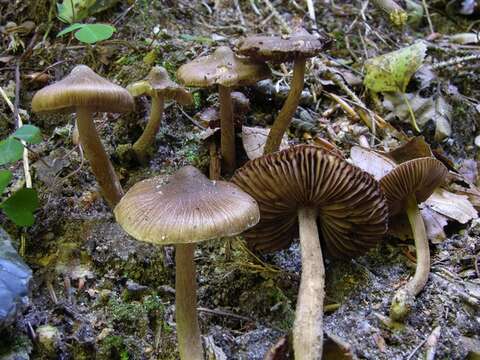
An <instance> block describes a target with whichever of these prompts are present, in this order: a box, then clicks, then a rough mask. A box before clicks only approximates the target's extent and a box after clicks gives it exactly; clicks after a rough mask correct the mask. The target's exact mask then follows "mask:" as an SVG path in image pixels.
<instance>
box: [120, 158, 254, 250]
mask: <svg viewBox="0 0 480 360" xmlns="http://www.w3.org/2000/svg"><path fill="white" fill-rule="evenodd" d="M114 213H115V218H116V219H117V222H118V223H119V224H120V225H121V226H122V227H123V229H125V231H126V232H127V233H129V234H130V235H132V236H133V237H134V238H136V239H138V240H141V241H146V242H151V243H155V244H161V245H167V244H181V243H195V242H200V241H203V240H208V239H213V238H217V237H223V236H233V235H236V234H239V233H241V232H243V231H244V230H246V229H248V228H250V227H252V226H253V225H255V224H256V223H257V222H258V220H259V216H260V214H259V210H258V205H257V203H256V202H255V200H254V199H253V198H252V197H251V196H249V195H248V194H246V193H244V192H243V191H241V190H240V189H239V188H238V187H237V186H236V185H234V184H231V183H228V182H225V181H210V180H208V179H207V178H206V177H205V176H204V175H203V174H202V173H201V172H200V171H199V170H197V169H196V168H194V167H192V166H186V167H184V168H182V169H180V170H179V171H177V172H176V173H175V174H174V175H173V176H171V177H170V178H169V179H168V180H167V181H165V179H164V178H162V177H154V178H152V179H148V180H144V181H141V182H139V183H137V184H135V185H134V186H133V187H132V188H131V189H130V190H129V191H128V192H127V193H126V194H125V196H124V197H123V198H122V200H120V202H119V203H118V205H117V206H116V207H115V210H114Z"/></svg>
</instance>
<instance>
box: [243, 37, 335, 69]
mask: <svg viewBox="0 0 480 360" xmlns="http://www.w3.org/2000/svg"><path fill="white" fill-rule="evenodd" d="M327 43H328V41H327V40H326V39H322V38H320V39H319V38H317V37H315V36H313V35H311V34H310V33H309V32H308V31H306V30H305V29H299V30H297V31H296V32H294V33H292V34H290V35H288V36H282V37H280V36H269V35H253V36H249V37H247V38H245V39H243V40H241V41H240V44H239V50H238V52H239V53H240V54H241V55H245V56H248V57H250V58H252V59H256V60H260V61H273V62H288V61H293V60H295V59H297V58H310V57H314V56H317V55H318V54H319V53H320V52H321V51H322V50H323V49H324V47H325V45H326V44H327Z"/></svg>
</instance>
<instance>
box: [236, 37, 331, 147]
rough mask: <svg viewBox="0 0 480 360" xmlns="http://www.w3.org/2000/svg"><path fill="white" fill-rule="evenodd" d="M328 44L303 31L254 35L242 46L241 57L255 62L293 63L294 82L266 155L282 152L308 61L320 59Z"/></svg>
mask: <svg viewBox="0 0 480 360" xmlns="http://www.w3.org/2000/svg"><path fill="white" fill-rule="evenodd" d="M326 43H327V40H326V39H321V38H317V37H315V36H313V35H311V34H310V33H308V32H307V31H306V30H304V29H302V28H300V29H299V30H297V31H296V32H294V33H293V34H291V35H289V36H287V37H279V36H267V35H254V36H249V37H247V38H245V39H243V40H242V41H241V42H240V44H239V50H238V51H239V53H240V54H242V55H246V56H248V57H250V58H252V59H255V60H259V61H271V62H273V63H283V62H290V61H293V78H292V83H291V85H290V92H289V94H288V97H287V99H286V100H285V103H284V104H283V107H282V109H281V110H280V112H279V113H278V115H277V118H276V119H275V121H274V123H273V126H272V129H271V130H270V134H269V135H268V138H267V143H266V144H265V149H264V154H269V153H271V152H275V151H277V150H278V149H279V146H280V143H281V141H282V137H283V135H284V134H285V132H286V131H287V129H288V126H289V125H290V122H291V120H292V117H293V115H294V114H295V111H296V109H297V107H298V103H299V102H300V97H301V95H302V91H303V84H304V77H305V66H306V59H308V58H311V57H314V56H316V55H318V54H319V53H320V51H322V49H323V48H324V47H325V45H326Z"/></svg>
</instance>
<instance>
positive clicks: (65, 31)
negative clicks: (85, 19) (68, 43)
mask: <svg viewBox="0 0 480 360" xmlns="http://www.w3.org/2000/svg"><path fill="white" fill-rule="evenodd" d="M84 26H85V24H79V23H75V24H72V25H69V26H67V27H66V28H65V29H63V30H62V31H60V32H59V33H58V34H57V37H60V36H63V35H65V34H68V33H71V32H72V31H75V30H78V29H81V28H82V27H84Z"/></svg>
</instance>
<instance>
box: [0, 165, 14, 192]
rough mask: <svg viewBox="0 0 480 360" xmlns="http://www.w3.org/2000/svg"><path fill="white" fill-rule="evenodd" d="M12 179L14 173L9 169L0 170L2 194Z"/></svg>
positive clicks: (0, 189) (0, 190)
mask: <svg viewBox="0 0 480 360" xmlns="http://www.w3.org/2000/svg"><path fill="white" fill-rule="evenodd" d="M11 180H12V173H11V172H10V171H8V170H0V195H2V193H3V191H4V190H5V188H6V187H7V185H8V184H9V183H10V181H11Z"/></svg>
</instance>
